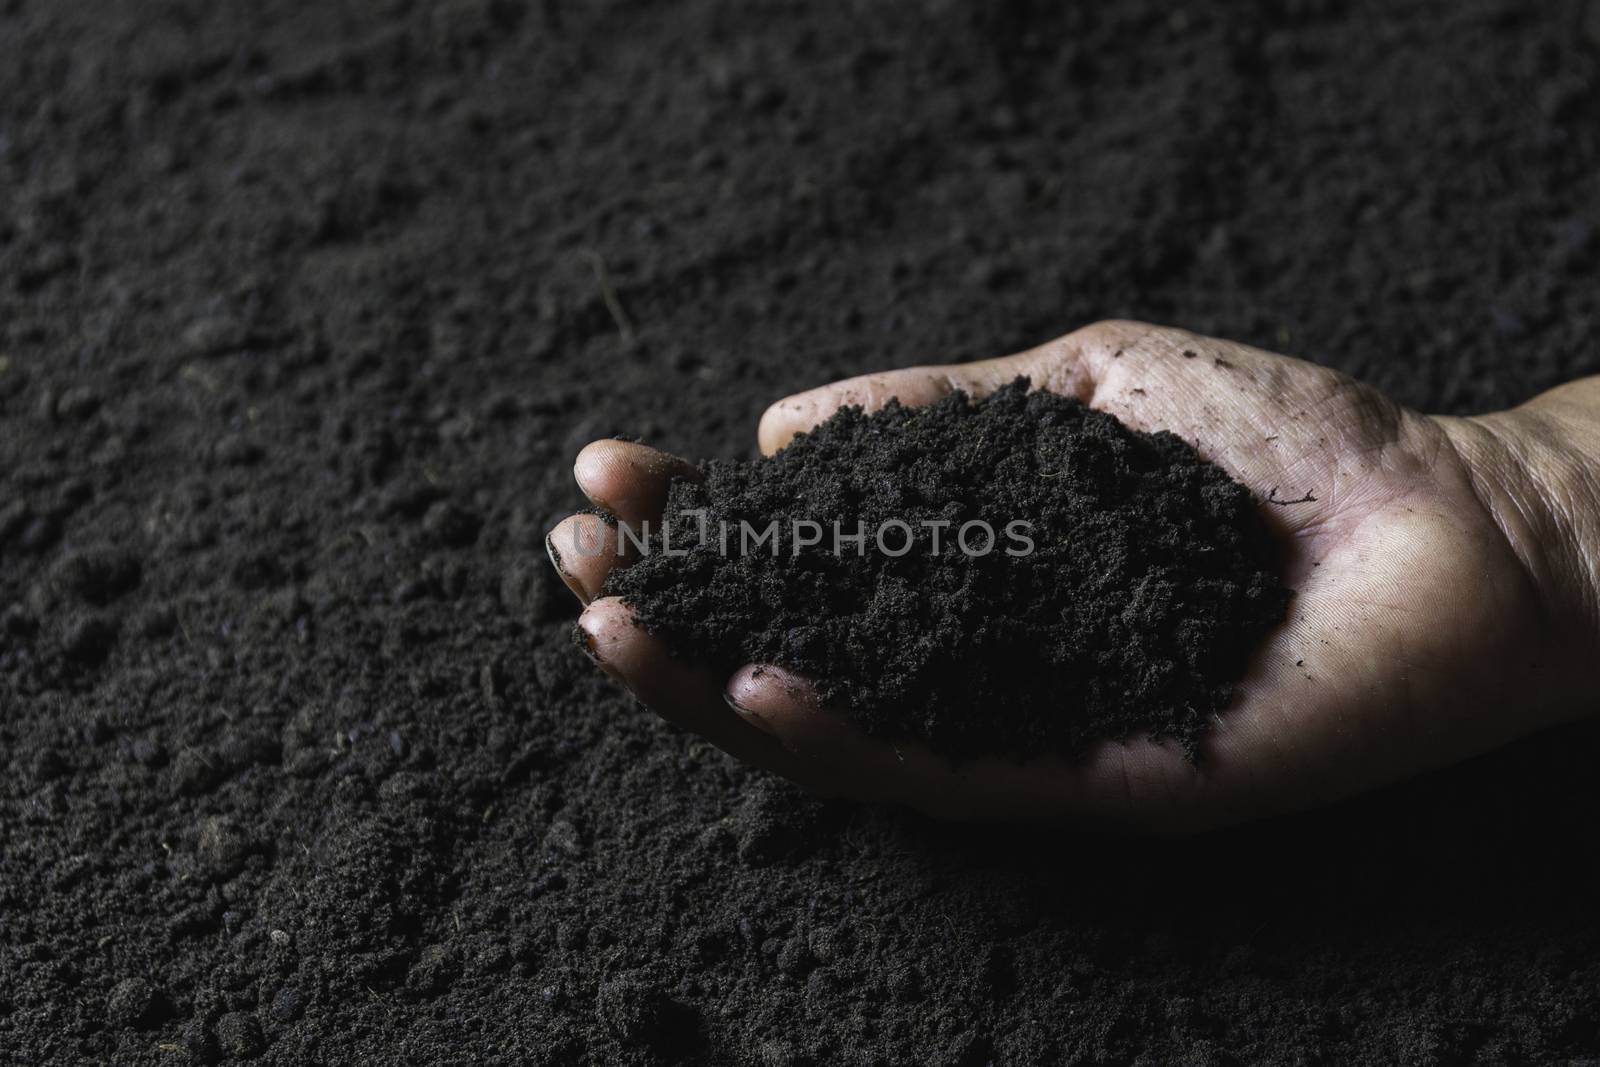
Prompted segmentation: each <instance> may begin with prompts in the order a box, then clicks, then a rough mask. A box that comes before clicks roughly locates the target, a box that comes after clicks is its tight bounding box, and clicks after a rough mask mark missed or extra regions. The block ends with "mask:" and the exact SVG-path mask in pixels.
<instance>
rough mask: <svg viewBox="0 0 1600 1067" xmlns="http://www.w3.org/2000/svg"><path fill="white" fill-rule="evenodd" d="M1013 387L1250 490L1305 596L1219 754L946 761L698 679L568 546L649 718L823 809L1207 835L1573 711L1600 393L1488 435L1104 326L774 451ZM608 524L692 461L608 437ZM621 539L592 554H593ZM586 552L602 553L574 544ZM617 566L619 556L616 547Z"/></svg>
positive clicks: (1491, 424) (1295, 374) (926, 371)
mask: <svg viewBox="0 0 1600 1067" xmlns="http://www.w3.org/2000/svg"><path fill="white" fill-rule="evenodd" d="M1018 375H1026V376H1028V377H1029V378H1031V379H1032V381H1033V383H1034V385H1035V387H1037V388H1043V389H1049V390H1052V391H1054V392H1057V393H1061V394H1064V395H1068V396H1075V397H1078V398H1079V399H1081V400H1083V401H1084V402H1085V403H1087V404H1089V405H1090V406H1091V407H1094V408H1097V409H1100V410H1103V411H1107V412H1109V413H1111V414H1113V415H1116V416H1117V417H1118V418H1119V419H1121V420H1122V421H1123V422H1124V423H1126V424H1128V425H1129V426H1131V427H1133V428H1135V429H1139V430H1146V431H1153V430H1158V429H1165V430H1170V431H1172V432H1173V433H1176V434H1177V435H1178V436H1180V437H1182V438H1184V439H1185V440H1187V441H1189V442H1190V443H1191V444H1193V445H1194V446H1195V447H1196V448H1197V449H1198V450H1199V451H1200V453H1201V454H1202V455H1204V456H1206V457H1207V458H1208V459H1210V460H1212V461H1213V462H1215V463H1217V464H1219V465H1220V466H1221V467H1223V468H1224V469H1225V470H1227V471H1228V472H1229V473H1230V474H1232V475H1233V476H1234V477H1235V478H1237V479H1238V480H1239V481H1240V482H1242V483H1243V484H1245V485H1246V486H1247V487H1249V488H1250V489H1251V490H1252V491H1253V492H1254V493H1255V495H1256V497H1257V499H1258V500H1259V501H1262V504H1261V507H1262V508H1263V510H1264V512H1265V513H1266V518H1267V520H1268V522H1269V523H1270V524H1271V526H1272V527H1273V528H1274V530H1275V531H1276V532H1277V533H1278V534H1279V535H1280V537H1281V540H1282V542H1283V544H1284V545H1285V547H1286V551H1285V554H1284V559H1285V573H1284V576H1283V577H1284V581H1285V583H1286V584H1287V585H1289V586H1290V587H1291V588H1293V589H1294V590H1295V591H1296V596H1295V599H1294V601H1293V603H1292V604H1291V606H1290V614H1289V618H1288V620H1287V621H1286V622H1285V623H1284V625H1283V626H1281V627H1280V628H1278V629H1277V630H1276V631H1274V632H1273V633H1272V634H1270V635H1269V636H1268V638H1267V639H1266V640H1265V641H1264V642H1263V644H1262V647H1261V648H1260V649H1259V650H1258V651H1257V653H1256V655H1255V656H1254V658H1253V659H1252V661H1251V666H1250V668H1249V670H1248V671H1247V673H1246V675H1245V676H1244V678H1243V679H1241V681H1240V683H1239V686H1238V693H1237V695H1236V697H1235V699H1234V702H1233V703H1232V705H1231V706H1230V707H1229V709H1228V710H1227V711H1225V712H1224V713H1223V714H1222V715H1221V716H1220V717H1219V718H1218V720H1217V721H1216V722H1215V723H1214V724H1213V727H1212V729H1211V730H1210V731H1209V733H1208V735H1207V737H1206V738H1205V740H1204V741H1203V742H1202V744H1201V748H1200V756H1199V759H1198V760H1197V761H1193V762H1192V761H1190V760H1188V759H1186V758H1185V757H1184V756H1183V755H1182V754H1181V753H1180V752H1179V751H1178V750H1177V748H1176V747H1175V746H1171V745H1167V744H1160V743H1156V742H1153V741H1149V740H1146V739H1143V738H1133V739H1127V740H1119V741H1107V742H1105V743H1103V744H1101V745H1099V746H1098V747H1096V748H1095V749H1093V750H1091V751H1090V752H1089V753H1088V754H1087V755H1086V756H1085V757H1083V758H1081V759H1078V760H1074V761H1068V760H1065V759H1062V758H1061V757H1059V756H1055V755H1051V754H1040V756H1039V757H1037V758H1034V759H1030V760H1027V761H1025V762H1022V763H1016V762H1013V761H1010V760H1004V759H1000V758H984V759H979V760H975V761H971V762H965V763H962V764H959V765H952V764H951V763H950V762H949V761H947V760H945V759H943V758H942V757H939V756H936V755H934V754H933V753H931V752H929V751H927V750H926V749H924V748H922V747H921V746H919V745H916V744H913V743H898V744H894V745H890V744H887V743H885V742H883V741H880V740H874V739H870V738H868V737H866V736H865V735H863V734H861V733H860V732H859V731H857V730H856V729H854V728H853V727H852V726H851V725H850V723H849V721H848V720H847V719H846V718H845V717H843V716H842V715H839V714H837V713H834V712H830V711H829V710H827V709H825V708H823V707H821V706H820V705H819V703H818V702H817V700H816V699H815V697H814V695H813V693H812V689H811V686H810V684H809V683H808V682H807V680H806V679H803V678H798V677H795V676H793V675H792V674H790V673H789V672H786V671H784V670H782V669H780V668H775V667H772V666H770V665H754V664H752V665H747V666H745V667H743V668H741V669H739V670H737V671H735V672H734V673H733V675H732V676H731V677H722V676H719V675H718V674H716V673H715V672H713V671H711V670H709V669H707V668H704V667H700V666H696V665H693V664H688V663H684V662H681V661H680V660H678V659H676V658H675V657H674V656H673V655H672V654H671V653H670V652H669V651H668V649H667V647H666V645H665V644H664V643H663V642H662V641H661V640H660V639H659V638H657V637H655V636H652V635H650V634H648V633H646V632H645V631H644V630H643V629H642V628H640V627H638V626H637V625H635V624H634V622H633V620H632V618H631V616H630V614H629V611H628V609H627V607H626V605H625V604H623V603H622V602H621V601H620V600H618V599H617V598H615V597H604V596H601V595H600V593H601V590H602V589H603V586H604V584H605V578H606V574H607V573H608V572H609V570H610V568H611V567H613V566H619V565H626V562H627V561H626V560H625V559H619V558H618V557H617V555H616V553H615V552H614V551H612V550H611V548H609V547H608V548H607V549H605V550H603V551H602V552H601V553H600V554H599V555H595V554H593V553H592V552H590V553H587V554H586V553H584V552H581V551H578V550H577V549H578V546H579V545H580V544H582V545H593V544H597V543H600V541H604V540H606V539H605V538H603V537H602V536H601V535H602V534H603V531H601V530H599V529H598V525H599V524H600V523H601V522H602V520H601V519H600V518H598V517H597V516H594V515H587V514H584V515H575V516H571V517H569V518H567V519H566V520H564V521H563V522H561V523H560V524H559V525H558V526H557V527H556V529H555V530H553V531H552V533H551V536H550V540H549V543H550V547H551V554H552V559H553V560H554V561H556V564H557V569H558V570H559V571H561V573H562V577H563V579H564V580H565V581H566V582H567V584H568V585H569V586H570V587H571V588H572V589H573V591H574V592H575V593H576V594H577V595H578V596H579V598H580V599H582V600H583V601H584V603H585V604H586V605H587V606H586V608H585V610H584V612H583V615H582V617H581V619H580V626H581V627H582V629H583V631H584V633H585V634H586V635H587V640H588V645H589V648H590V651H591V654H592V655H593V656H594V658H595V659H596V661H597V662H598V663H599V664H600V665H601V666H602V667H603V668H604V669H606V670H607V671H608V672H609V673H611V674H612V675H613V676H614V677H616V678H618V679H619V680H620V681H622V682H623V683H624V684H625V685H627V686H628V688H629V689H631V690H632V691H633V693H634V694H635V695H636V696H637V697H638V698H639V699H640V700H641V701H642V702H643V703H645V704H646V705H647V706H649V707H651V708H653V709H654V710H656V711H657V712H658V713H660V714H661V715H662V716H663V717H665V718H667V719H669V720H670V721H673V722H675V723H677V724H679V725H681V726H684V727H685V728H687V729H690V730H693V731H695V732H697V733H699V734H701V735H703V736H704V737H706V738H707V739H708V740H710V741H712V742H713V743H715V744H717V745H718V746H719V747H721V748H723V749H725V750H726V751H728V752H730V753H732V754H733V755H735V756H737V757H738V758H740V759H743V760H745V761H747V762H749V763H752V764H755V765H757V766H760V767H764V768H766V769H768V770H771V771H773V772H775V773H778V774H781V775H784V776H785V777H788V778H790V779H792V780H794V781H796V782H798V783H800V784H801V785H803V786H806V787H808V788H810V789H812V790H814V791H816V792H820V793H824V794H830V795H844V796H852V797H858V798H862V799H869V800H883V801H898V802H902V803H906V804H909V805H911V806H913V807H915V808H918V809H921V810H923V811H925V812H927V813H929V814H932V815H935V816H938V817H943V818H952V819H978V818H1010V819H1024V818H1057V819H1066V820H1072V821H1081V822H1084V823H1095V824H1123V825H1135V826H1142V827H1149V828H1162V829H1196V828H1203V827H1208V826H1214V825H1220V824H1224V823H1228V822H1235V821H1241V820H1244V819H1248V818H1253V817H1257V816H1261V815H1267V814H1272V813H1277V812H1282V811H1289V810H1293V809H1296V808H1301V807H1306V806H1310V805H1313V804H1317V803H1321V802H1325V801H1329V800H1333V799H1335V798H1337V797H1340V796H1344V795H1347V794H1350V793H1354V792H1357V791H1360V790H1362V789H1366V788H1370V787H1373V786H1376V785H1380V784H1383V783H1385V782H1389V781H1394V780H1396V779H1399V778H1401V777H1404V776H1407V775H1410V774H1415V773H1418V772H1420V771H1423V770H1427V769H1429V768H1432V767H1437V766H1441V765H1444V764H1447V763H1449V762H1452V761H1455V760H1459V759H1462V758H1465V757H1466V756H1469V755H1472V754H1474V753H1477V752H1481V751H1484V750H1486V749H1488V748H1491V747H1493V746H1495V745H1497V744H1500V743H1503V742H1505V741H1507V740H1510V739H1511V738H1513V737H1516V736H1519V735H1521V734H1525V733H1529V732H1532V731H1534V730H1537V729H1539V728H1541V727H1544V726H1547V725H1550V724H1552V723H1555V722H1558V721H1561V720H1562V719H1563V718H1568V717H1573V716H1575V714H1576V713H1577V711H1578V709H1579V708H1580V707H1581V705H1582V703H1583V701H1584V700H1585V699H1586V698H1588V697H1590V696H1591V695H1592V694H1593V691H1594V688H1595V685H1594V682H1593V681H1592V680H1591V679H1588V678H1585V675H1586V674H1590V673H1592V672H1590V671H1589V670H1588V668H1589V665H1590V662H1592V661H1591V659H1590V657H1592V656H1593V655H1594V654H1595V653H1596V652H1597V651H1600V637H1597V634H1600V608H1597V607H1596V595H1597V590H1600V551H1597V546H1600V478H1597V475H1596V472H1597V471H1600V467H1597V466H1596V462H1597V460H1600V386H1596V385H1595V383H1593V382H1586V383H1578V384H1576V385H1572V386H1567V387H1565V388H1564V389H1561V390H1555V391H1553V392H1551V393H1549V394H1546V396H1545V397H1541V398H1539V399H1538V400H1536V401H1534V402H1532V403H1530V404H1528V405H1524V406H1523V407H1522V408H1518V409H1515V410H1513V411H1509V412H1502V413H1498V414H1496V415H1491V416H1485V417H1481V418H1474V419H1454V418H1436V417H1430V416H1426V415H1422V414H1419V413H1417V412H1413V411H1409V410H1406V409H1404V408H1401V407H1399V406H1397V405H1395V404H1393V403H1392V402H1390V401H1389V400H1387V399H1386V398H1385V397H1383V396H1382V395H1381V394H1379V393H1378V392H1376V391H1375V390H1373V389H1371V388H1369V387H1367V386H1364V385H1361V384H1359V383H1357V382H1355V381H1353V380H1351V379H1350V378H1348V377H1345V376H1343V375H1341V374H1338V373H1337V372H1334V371H1331V370H1328V369H1326V368H1323V367H1318V366H1316V365H1313V364H1309V363H1304V362H1301V361H1299V360H1295V359H1290V358H1287V357H1283V356H1277V355H1273V354H1271V353H1267V352H1263V351H1260V350H1258V349H1253V348H1249V347H1246V346H1243V345H1237V344H1233V343H1231V342H1227V341H1218V340H1212V339H1209V338H1203V337H1198V336H1196V335H1193V334H1189V333H1186V332H1183V331H1180V330H1172V329H1165V328H1160V327H1153V326H1147V325H1143V324H1139V323H1125V322H1112V323H1102V324H1098V325H1095V326H1091V327H1088V328H1086V329H1083V330H1079V331H1077V332H1076V333H1073V334H1070V335H1068V336H1066V337H1063V338H1061V339H1059V340H1056V341H1053V342H1050V343H1048V344H1046V345H1043V346H1041V347H1039V348H1036V349H1033V350H1032V351H1029V352H1025V353H1022V354H1020V355H1016V356H1011V357H1007V358H1003V359H995V360H987V361H983V362H978V363H967V364H955V365H950V366H945V367H919V368H912V369H909V370H901V371H894V372H889V373H885V374H872V375H866V376H863V377H859V378H852V379H849V380H847V381H843V382H838V383H835V384H833V385H829V386H825V387H823V388H820V389H814V390H812V391H810V392H806V393H801V394H799V395H797V396H794V397H790V398H788V399H786V400H782V401H779V402H778V403H776V404H774V405H773V406H772V407H771V408H769V409H768V411H767V413H766V414H765V415H764V416H763V418H762V420H761V425H760V444H761V448H762V451H763V452H765V453H767V454H771V453H772V452H774V451H776V450H777V449H779V448H782V447H783V446H784V445H785V444H786V443H787V442H788V441H789V440H790V438H792V437H793V436H794V435H795V434H796V433H799V432H800V431H802V430H805V429H807V428H809V427H810V426H812V425H814V424H816V423H817V422H819V421H821V420H823V419H825V418H827V417H828V416H829V415H830V414H832V413H833V412H834V411H835V410H837V409H838V408H839V407H841V406H843V405H847V404H859V405H861V406H863V407H865V408H866V409H868V410H874V409H876V408H879V407H881V406H882V405H883V404H884V403H885V402H886V401H887V400H888V399H889V398H891V397H895V398H898V399H899V400H900V401H901V402H902V403H904V404H907V405H912V406H915V405H920V404H926V403H930V402H932V401H934V400H937V399H938V398H939V397H941V396H943V395H945V394H947V393H949V392H950V391H952V390H954V389H963V390H965V391H967V392H968V393H970V394H972V395H973V396H974V397H980V396H983V395H985V394H987V393H988V392H990V391H992V390H994V389H996V388H998V387H999V386H1001V385H1004V384H1005V383H1007V382H1009V381H1011V380H1013V379H1014V378H1016V377H1017V376H1018ZM575 472H576V476H577V479H578V482H579V485H580V487H581V488H582V489H583V490H584V492H585V493H586V494H587V495H588V496H589V497H590V499H591V500H593V501H594V502H595V503H596V504H598V505H600V506H602V507H604V508H606V509H607V510H609V511H611V512H612V513H613V514H615V515H616V516H617V517H618V518H619V519H620V520H621V521H623V522H626V523H630V524H633V525H635V526H637V525H638V524H640V523H642V522H643V521H645V520H651V521H658V520H659V519H660V517H661V510H662V507H663V506H664V504H665V500H666V494H667V488H668V485H669V483H670V480H671V478H672V477H674V476H681V477H694V476H695V468H694V467H693V465H692V464H689V463H688V462H686V461H684V460H680V459H677V458H675V457H671V456H668V455H666V454H664V453H661V452H657V451H655V450H654V449H650V448H647V447H645V446H642V445H635V444H629V443H626V442H619V441H598V442H595V443H593V444H591V445H589V446H588V447H587V448H585V449H584V450H583V452H582V453H581V454H580V455H579V457H578V461H577V464H576V468H575ZM597 537H598V538H600V541H597V540H596V538H597ZM580 539H581V540H580ZM613 547H614V546H613Z"/></svg>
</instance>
